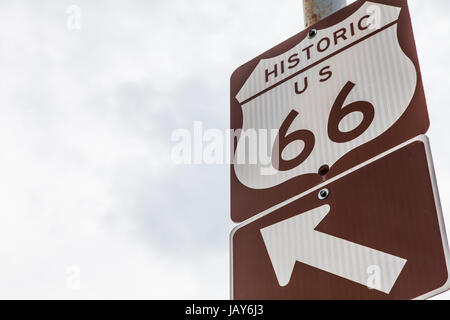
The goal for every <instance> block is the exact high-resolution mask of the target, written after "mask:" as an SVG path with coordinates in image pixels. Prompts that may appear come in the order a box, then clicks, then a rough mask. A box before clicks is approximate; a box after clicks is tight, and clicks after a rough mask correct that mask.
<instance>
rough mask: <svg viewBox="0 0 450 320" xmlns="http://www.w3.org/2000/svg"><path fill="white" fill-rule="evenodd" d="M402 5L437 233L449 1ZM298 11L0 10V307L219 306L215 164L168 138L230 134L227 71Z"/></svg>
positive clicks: (184, 4) (223, 184)
mask: <svg viewBox="0 0 450 320" xmlns="http://www.w3.org/2000/svg"><path fill="white" fill-rule="evenodd" d="M70 5H76V6H77V7H78V8H80V9H81V29H80V30H71V29H70V28H68V26H67V22H68V21H67V20H68V17H69V15H68V13H67V10H68V8H69V6H70ZM410 6H411V12H412V17H413V25H414V31H415V36H416V40H417V44H418V51H419V56H420V61H421V67H422V73H423V77H424V85H425V90H426V94H427V99H428V107H429V112H430V117H431V129H430V131H429V136H430V139H431V144H432V150H433V154H434V161H435V165H436V172H437V178H438V182H439V187H440V193H441V200H442V205H443V209H444V214H445V215H446V221H447V226H449V225H450V196H449V192H450V168H449V166H448V164H449V163H450V143H449V142H448V139H449V137H450V134H449V132H448V127H449V125H448V123H447V121H448V119H450V98H449V94H448V86H449V81H448V77H449V74H450V59H449V57H450V41H449V39H450V3H449V1H448V0H429V1H423V0H411V1H410ZM301 10H302V8H301V1H300V0H283V1H268V0H244V1H243V0H190V1H183V0H171V1H167V0H166V1H162V0H151V1H144V0H142V1H112V0H101V1H88V0H86V1H75V2H65V1H56V0H54V1H50V0H47V1H32V0H28V1H20V2H19V1H12V0H11V1H8V0H3V1H1V2H0V150H1V153H0V260H1V264H0V298H185V299H196V298H205V299H215V298H220V299H227V298H229V273H228V270H229V259H228V250H229V248H228V236H229V232H230V230H231V228H232V227H233V226H234V225H233V224H232V223H231V221H230V219H229V169H228V167H227V166H225V165H224V166H175V165H173V164H172V163H171V161H170V151H171V148H172V146H173V143H172V142H171V140H170V138H171V133H172V131H173V130H175V129H177V128H186V129H191V128H192V125H193V121H196V120H201V121H203V126H204V128H219V129H226V128H228V126H229V119H228V115H229V77H230V75H231V73H232V72H233V71H234V69H236V68H237V67H238V66H240V65H241V64H243V63H245V62H246V61H248V60H249V59H251V58H253V57H254V56H256V55H257V54H259V53H261V52H263V51H265V50H266V49H269V48H271V47H272V46H274V45H276V44H278V43H279V42H281V41H283V40H285V39H286V38H288V37H290V36H292V35H294V34H295V33H297V32H299V31H301V29H302V26H303V18H302V14H301ZM71 12H72V13H73V11H71ZM78 276H80V277H78ZM77 279H79V280H80V281H79V282H77ZM78 284H79V285H78ZM444 297H445V295H442V296H441V297H440V298H444ZM447 297H450V295H447Z"/></svg>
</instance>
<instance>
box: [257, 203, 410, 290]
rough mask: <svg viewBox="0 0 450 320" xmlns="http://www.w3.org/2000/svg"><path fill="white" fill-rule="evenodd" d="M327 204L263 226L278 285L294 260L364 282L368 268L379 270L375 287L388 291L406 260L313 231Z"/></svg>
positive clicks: (283, 282)
mask: <svg viewBox="0 0 450 320" xmlns="http://www.w3.org/2000/svg"><path fill="white" fill-rule="evenodd" d="M329 212H330V206H329V205H324V206H322V207H319V208H315V209H313V210H310V211H307V212H305V213H302V214H300V215H298V216H295V217H293V218H290V219H287V220H284V221H281V222H279V223H276V224H274V225H271V226H269V227H266V228H264V229H261V234H262V236H263V239H264V243H265V245H266V248H267V252H268V253H269V257H270V260H271V261H272V265H273V268H274V270H275V274H276V276H277V279H278V283H279V284H280V286H282V287H284V286H286V285H287V284H288V283H289V281H290V279H291V275H292V272H293V270H294V265H295V262H296V261H299V262H302V263H305V264H307V265H310V266H313V267H315V268H318V269H320V270H323V271H326V272H329V273H332V274H335V275H337V276H339V277H342V278H345V279H348V280H351V281H354V282H357V283H359V284H362V285H365V286H366V285H367V284H368V279H369V277H370V274H368V272H369V271H368V270H373V269H374V268H376V270H379V271H380V273H379V277H380V278H379V282H378V286H377V287H373V288H372V289H376V290H378V291H382V292H384V293H387V294H389V293H390V292H391V290H392V287H393V286H394V284H395V282H396V281H397V278H398V276H399V275H400V273H401V272H402V269H403V267H404V266H405V264H406V260H405V259H402V258H399V257H396V256H393V255H390V254H387V253H384V252H381V251H378V250H374V249H371V248H368V247H364V246H362V245H359V244H356V243H353V242H350V241H347V240H343V239H340V238H337V237H333V236H330V235H328V234H325V233H322V232H319V231H315V230H314V229H315V228H316V227H317V225H318V224H319V223H320V222H321V221H322V220H323V219H324V218H325V216H326V215H327V214H328V213H329Z"/></svg>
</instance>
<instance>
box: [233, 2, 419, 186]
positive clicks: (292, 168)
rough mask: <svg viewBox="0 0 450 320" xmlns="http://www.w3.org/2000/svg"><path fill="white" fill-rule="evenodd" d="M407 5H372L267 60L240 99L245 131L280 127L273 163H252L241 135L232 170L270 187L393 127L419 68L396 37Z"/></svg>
mask: <svg viewBox="0 0 450 320" xmlns="http://www.w3.org/2000/svg"><path fill="white" fill-rule="evenodd" d="M400 11H401V8H399V7H395V6H388V5H382V4H376V3H371V2H366V3H365V4H364V5H363V6H361V7H360V8H359V9H358V10H357V11H356V12H355V13H354V14H352V15H351V16H350V17H348V18H347V19H345V20H344V21H342V22H340V23H338V24H336V25H334V26H331V27H329V28H327V29H322V30H318V31H317V34H316V35H314V37H311V38H305V39H304V40H303V41H302V42H301V43H299V44H298V45H296V46H295V47H293V48H292V49H290V50H289V51H287V52H285V53H283V54H282V55H279V56H277V57H273V58H270V59H265V60H261V61H260V62H259V64H258V65H257V66H256V68H255V70H254V71H253V72H252V74H251V75H250V77H249V78H248V79H247V81H246V82H245V84H244V85H243V87H242V89H241V90H240V92H239V93H238V94H237V96H236V99H237V100H238V101H239V102H240V103H241V106H242V114H243V123H242V130H243V132H246V131H247V130H256V132H262V131H261V130H263V131H264V130H266V131H265V132H268V133H269V136H270V133H271V132H272V133H273V132H276V134H275V135H273V134H272V137H274V136H277V139H275V140H273V141H271V142H270V144H269V145H270V146H271V148H272V149H271V150H269V152H268V154H269V155H270V156H271V161H270V163H269V164H267V163H262V162H260V161H258V162H257V163H249V161H248V152H249V150H248V149H249V148H248V143H247V141H246V139H243V138H242V136H241V139H239V141H238V144H237V148H236V152H235V158H234V170H235V173H236V176H237V178H238V179H239V181H240V182H241V183H242V184H243V185H245V186H247V187H249V188H252V189H267V188H271V187H274V186H277V185H279V184H281V183H283V182H286V181H288V180H290V179H292V178H295V177H298V176H301V175H305V174H315V173H317V172H318V170H319V168H320V167H322V166H324V165H326V166H329V167H331V166H332V165H333V164H334V163H336V161H338V160H339V159H340V158H342V157H343V156H344V155H345V154H347V153H349V152H350V151H352V150H353V149H355V148H357V147H359V146H361V145H363V144H365V143H367V142H369V141H371V140H373V139H375V138H376V137H378V136H380V135H381V134H382V133H384V132H385V131H386V130H388V129H389V128H390V127H392V126H393V125H394V124H395V123H396V122H397V121H398V120H399V118H400V117H401V116H402V114H403V113H404V112H405V111H406V109H407V108H408V105H409V104H410V102H411V99H412V98H413V95H414V92H415V89H416V84H417V71H416V69H415V66H414V64H413V63H412V61H411V60H410V59H409V58H408V57H407V56H406V55H405V53H404V52H403V51H402V48H401V47H400V45H399V42H398V38H397V20H398V18H399V14H400Z"/></svg>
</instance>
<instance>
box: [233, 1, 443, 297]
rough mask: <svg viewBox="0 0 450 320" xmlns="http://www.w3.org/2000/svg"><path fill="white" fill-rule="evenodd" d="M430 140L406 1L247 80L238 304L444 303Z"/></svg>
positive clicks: (345, 20)
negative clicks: (268, 301)
mask: <svg viewBox="0 0 450 320" xmlns="http://www.w3.org/2000/svg"><path fill="white" fill-rule="evenodd" d="M428 127H429V118H428V112H427V107H426V101H425V95H424V89H423V85H422V79H421V74H420V69H419V62H418V58H417V53H416V47H415V42H414V36H413V32H412V26H411V19H410V15H409V11H408V6H407V1H406V0H398V1H394V0H373V1H363V0H361V1H356V2H354V3H353V4H351V5H349V6H347V7H345V8H344V9H342V10H340V11H338V12H336V13H335V14H333V15H331V16H329V17H328V18H326V19H324V20H322V21H320V22H319V23H317V24H316V25H314V26H311V27H310V28H308V29H307V30H304V31H303V32H300V33H299V34H297V35H295V36H294V37H292V38H290V39H288V40H286V41H285V42H283V43H281V44H279V45H278V46H275V47H274V48H272V49H270V50H269V51H267V52H265V53H263V54H261V55H260V56H258V57H256V58H255V59H253V60H251V61H249V62H248V63H246V64H244V65H243V66H241V67H239V68H238V69H237V70H236V71H235V72H234V73H233V75H232V77H231V128H232V129H234V133H235V135H234V139H233V141H232V148H233V149H232V151H233V152H234V153H233V163H232V165H231V218H232V220H233V221H235V222H238V223H241V225H239V226H238V227H237V228H235V230H234V231H233V232H232V235H231V247H232V258H231V259H232V268H231V269H232V297H233V298H235V299H413V298H428V297H430V296H432V295H435V294H437V293H440V292H442V291H445V290H446V289H447V288H448V283H447V279H448V264H447V262H448V246H447V240H446V237H445V229H444V225H443V218H442V213H441V209H440V203H439V196H438V190H437V186H436V182H435V177H434V171H433V166H432V160H431V153H430V150H429V144H428V140H427V138H426V137H425V136H423V134H425V133H426V132H427V130H428Z"/></svg>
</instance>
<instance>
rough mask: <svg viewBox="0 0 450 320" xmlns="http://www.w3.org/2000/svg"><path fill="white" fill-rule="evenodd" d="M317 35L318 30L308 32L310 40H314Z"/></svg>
mask: <svg viewBox="0 0 450 320" xmlns="http://www.w3.org/2000/svg"><path fill="white" fill-rule="evenodd" d="M316 35H317V30H316V29H311V30H309V32H308V38H309V39H312V38H314V37H315V36H316Z"/></svg>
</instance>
